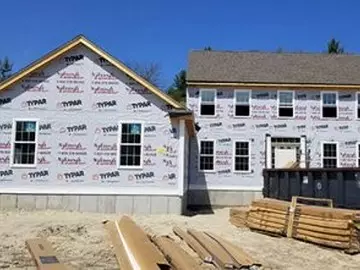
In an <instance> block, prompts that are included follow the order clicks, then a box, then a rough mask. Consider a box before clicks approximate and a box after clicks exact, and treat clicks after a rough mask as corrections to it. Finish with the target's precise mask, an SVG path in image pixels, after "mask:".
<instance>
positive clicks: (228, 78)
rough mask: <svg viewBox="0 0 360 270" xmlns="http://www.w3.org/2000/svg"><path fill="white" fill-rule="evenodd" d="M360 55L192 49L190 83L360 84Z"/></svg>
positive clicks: (353, 86)
mask: <svg viewBox="0 0 360 270" xmlns="http://www.w3.org/2000/svg"><path fill="white" fill-rule="evenodd" d="M359 72H360V56H358V55H345V54H325V53H324V54H311V53H271V52H270V53H268V52H229V51H193V52H191V53H190V55H189V64H188V74H187V76H188V77H187V80H188V83H189V84H194V85H196V84H201V83H203V84H207V83H208V84H209V85H211V84H213V83H223V85H226V84H228V85H231V84H236V83H239V85H241V84H240V83H243V84H244V85H245V84H249V85H254V86H256V84H264V85H266V84H269V85H271V84H274V85H276V84H279V85H280V84H285V85H286V84H288V85H292V84H298V85H304V86H306V85H307V86H308V85H313V87H317V86H319V87H320V86H321V87H324V86H329V88H330V87H331V86H336V87H344V88H345V87H348V88H355V87H357V88H360V76H359Z"/></svg>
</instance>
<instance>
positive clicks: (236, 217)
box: [229, 208, 248, 227]
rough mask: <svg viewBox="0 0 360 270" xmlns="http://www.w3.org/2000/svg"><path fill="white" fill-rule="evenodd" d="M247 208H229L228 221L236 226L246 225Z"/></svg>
mask: <svg viewBox="0 0 360 270" xmlns="http://www.w3.org/2000/svg"><path fill="white" fill-rule="evenodd" d="M247 215H248V209H247V208H231V209H230V218H229V221H230V223H231V224H233V225H235V226H236V227H246V219H247Z"/></svg>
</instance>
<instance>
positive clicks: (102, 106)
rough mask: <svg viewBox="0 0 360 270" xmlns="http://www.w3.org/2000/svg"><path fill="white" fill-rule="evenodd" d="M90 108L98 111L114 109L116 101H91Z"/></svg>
mask: <svg viewBox="0 0 360 270" xmlns="http://www.w3.org/2000/svg"><path fill="white" fill-rule="evenodd" d="M92 109H93V110H98V111H116V109H117V102H116V100H105V101H98V102H95V103H93V105H92Z"/></svg>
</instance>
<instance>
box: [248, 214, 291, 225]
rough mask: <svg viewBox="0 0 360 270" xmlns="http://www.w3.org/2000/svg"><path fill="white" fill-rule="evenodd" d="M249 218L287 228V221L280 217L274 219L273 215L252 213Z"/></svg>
mask: <svg viewBox="0 0 360 270" xmlns="http://www.w3.org/2000/svg"><path fill="white" fill-rule="evenodd" d="M248 218H255V219H257V220H263V221H269V222H273V223H278V224H280V225H282V226H286V225H287V219H282V218H278V217H274V216H272V215H269V214H261V213H254V212H253V213H250V214H249V216H248Z"/></svg>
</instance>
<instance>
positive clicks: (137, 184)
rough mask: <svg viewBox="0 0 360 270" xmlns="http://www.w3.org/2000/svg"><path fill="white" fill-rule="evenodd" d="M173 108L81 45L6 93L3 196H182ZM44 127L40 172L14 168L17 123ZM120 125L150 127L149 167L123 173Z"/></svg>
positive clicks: (0, 102)
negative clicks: (32, 122)
mask: <svg viewBox="0 0 360 270" xmlns="http://www.w3.org/2000/svg"><path fill="white" fill-rule="evenodd" d="M168 109H169V108H168V106H167V105H166V104H164V103H163V102H162V101H160V99H159V98H157V97H156V96H155V95H153V94H152V93H150V92H149V91H148V90H147V89H144V87H142V86H140V85H139V84H137V83H136V82H135V81H134V80H132V79H131V78H129V77H128V76H126V75H125V74H123V73H121V72H120V71H119V70H118V69H116V68H115V67H113V66H112V65H111V64H109V63H108V62H106V61H104V59H102V58H99V56H98V55H96V54H94V53H92V52H91V51H90V50H88V49H86V48H85V47H82V46H79V47H77V48H75V49H73V50H72V51H71V52H69V53H68V54H66V55H64V56H63V57H61V58H60V59H57V60H54V62H53V63H52V64H50V65H49V66H47V67H46V68H45V69H44V70H42V71H40V72H37V73H36V74H32V75H31V76H29V77H28V78H25V79H24V80H22V82H21V83H18V84H16V85H14V86H13V87H12V88H11V89H9V90H6V91H3V92H1V93H0V114H1V119H0V193H17V194H19V193H22V194H29V193H30V194H52V193H53V194H103V195H105V194H114V195H119V194H123V195H134V194H136V195H166V196H168V195H176V196H177V195H179V196H181V195H182V192H183V190H182V185H181V190H180V185H179V182H181V181H183V179H182V178H181V179H179V177H178V172H179V169H178V162H179V160H178V151H179V138H178V137H179V124H178V123H176V122H172V121H171V120H170V118H169V116H168V112H167V111H168ZM15 118H35V119H38V120H39V133H38V145H37V165H36V167H34V168H17V167H12V166H11V164H10V155H11V148H12V129H13V119H15ZM119 121H130V122H133V121H141V122H142V123H143V125H144V134H143V136H144V144H143V168H142V169H119V168H118V165H117V164H118V162H117V148H118V147H117V143H118V124H119Z"/></svg>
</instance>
